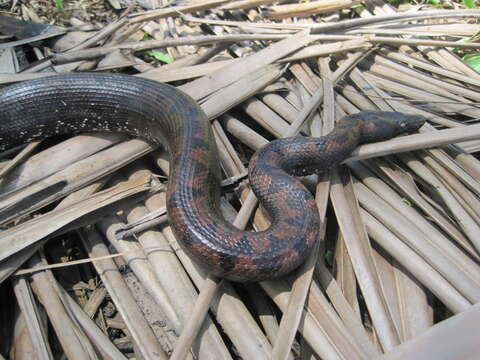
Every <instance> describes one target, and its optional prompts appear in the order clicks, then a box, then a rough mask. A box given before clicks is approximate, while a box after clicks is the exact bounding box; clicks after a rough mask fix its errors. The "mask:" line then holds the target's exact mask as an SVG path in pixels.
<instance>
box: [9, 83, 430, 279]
mask: <svg viewBox="0 0 480 360" xmlns="http://www.w3.org/2000/svg"><path fill="white" fill-rule="evenodd" d="M0 109H1V112H0V148H1V149H2V150H5V149H8V148H10V147H12V146H15V145H18V144H21V143H26V142H30V141H32V140H35V139H38V138H45V137H48V136H52V135H56V134H64V133H75V132H79V131H111V132H125V133H128V134H130V135H132V136H135V137H141V138H144V139H146V140H147V141H149V142H152V143H155V144H159V143H161V144H164V145H165V146H166V147H167V148H168V150H169V152H170V154H171V155H170V156H171V157H170V176H169V183H168V193H167V211H168V216H169V220H170V223H171V226H172V228H173V232H174V234H175V236H176V238H177V240H178V242H179V244H180V245H181V247H182V248H183V249H184V251H185V252H186V253H187V254H188V255H189V256H190V257H191V258H193V259H194V260H195V261H196V262H197V263H200V264H202V265H203V266H204V267H206V269H207V270H208V271H210V272H212V273H213V274H215V275H217V276H221V277H225V278H228V279H231V280H235V281H257V280H264V279H269V278H275V277H279V276H282V275H284V274H286V273H288V272H290V271H292V270H293V269H295V268H296V267H297V266H298V265H299V264H301V263H302V262H303V260H304V259H305V258H306V256H307V255H308V254H309V251H310V250H311V249H312V247H313V245H314V243H315V241H316V239H317V237H318V228H319V218H318V213H317V209H316V205H315V202H314V199H313V197H312V195H311V193H310V192H309V191H308V190H307V189H305V187H304V186H303V185H302V184H301V182H300V181H299V180H298V179H296V178H294V177H292V176H291V175H306V174H309V173H313V172H319V171H322V170H325V169H328V168H329V167H331V166H333V165H335V164H338V163H340V162H341V161H343V160H344V159H345V158H346V157H347V156H348V155H349V154H350V153H351V151H352V150H353V149H354V148H355V147H356V146H357V145H358V144H360V143H362V142H372V141H379V140H383V139H388V138H390V137H392V136H395V135H397V134H398V133H400V132H404V131H413V130H416V129H417V128H418V127H420V126H421V125H422V124H423V118H421V117H419V116H409V115H404V114H399V113H386V112H361V113H359V114H356V115H352V116H348V117H345V118H344V119H343V120H341V121H340V122H339V123H338V124H337V126H336V128H335V130H334V131H333V132H332V133H331V134H329V135H328V136H324V137H320V138H309V137H295V138H285V139H280V140H276V141H273V142H271V143H270V144H269V145H267V146H266V147H264V148H263V149H261V150H259V151H258V152H257V153H256V154H255V155H254V156H253V158H252V160H251V161H250V165H249V180H250V184H251V186H252V189H253V190H254V192H255V194H256V196H257V197H258V198H259V200H260V201H261V203H262V205H263V207H264V208H265V209H266V211H267V212H268V214H269V216H270V218H271V221H272V224H271V226H270V227H269V228H268V229H267V230H265V231H260V232H248V231H241V230H239V229H237V228H235V227H234V226H232V225H231V224H230V223H228V222H226V221H225V220H224V219H223V217H222V215H221V214H220V210H219V200H220V196H219V194H220V180H221V172H220V165H219V160H218V158H217V150H216V146H215V141H214V138H213V135H212V131H211V128H210V124H209V122H208V120H207V118H206V116H205V114H204V113H203V111H202V110H201V108H200V107H199V106H198V105H197V104H196V102H195V101H194V100H193V99H192V98H190V97H189V96H188V95H186V94H184V93H182V92H180V91H178V90H176V89H175V88H173V87H171V86H168V85H164V84H160V83H158V82H154V81H150V80H146V79H141V78H136V77H131V76H126V75H112V74H69V75H58V76H53V77H47V78H41V79H37V80H31V81H27V82H23V83H19V84H15V85H12V86H10V87H7V88H5V89H3V90H2V91H1V92H0Z"/></svg>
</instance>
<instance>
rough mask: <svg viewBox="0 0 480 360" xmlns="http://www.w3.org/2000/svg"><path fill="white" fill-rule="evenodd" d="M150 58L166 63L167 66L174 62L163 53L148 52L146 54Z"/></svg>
mask: <svg viewBox="0 0 480 360" xmlns="http://www.w3.org/2000/svg"><path fill="white" fill-rule="evenodd" d="M145 54H147V55H148V56H151V57H153V58H154V59H155V60H158V61H161V62H164V63H166V64H171V63H172V62H173V60H172V58H171V57H170V56H168V55H167V54H164V53H162V52H161V51H154V50H151V51H147V52H145Z"/></svg>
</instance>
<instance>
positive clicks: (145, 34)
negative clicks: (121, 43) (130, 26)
mask: <svg viewBox="0 0 480 360" xmlns="http://www.w3.org/2000/svg"><path fill="white" fill-rule="evenodd" d="M152 39H153V38H152V36H151V35H150V34H149V33H147V32H146V33H144V34H143V37H142V40H141V41H144V40H152Z"/></svg>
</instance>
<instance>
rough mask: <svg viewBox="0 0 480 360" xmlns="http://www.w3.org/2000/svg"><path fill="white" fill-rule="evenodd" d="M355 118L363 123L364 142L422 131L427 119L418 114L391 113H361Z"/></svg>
mask: <svg viewBox="0 0 480 360" xmlns="http://www.w3.org/2000/svg"><path fill="white" fill-rule="evenodd" d="M355 117H356V118H357V119H358V120H360V121H361V122H362V138H363V140H364V142H377V141H383V140H388V139H391V138H393V137H395V136H397V135H401V134H409V133H412V132H415V131H417V130H418V129H420V128H421V127H422V126H423V124H424V123H425V121H426V118H425V117H423V116H421V115H416V114H413V115H412V114H404V113H399V112H390V111H361V112H359V113H358V114H355Z"/></svg>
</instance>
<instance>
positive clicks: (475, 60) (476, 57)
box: [463, 54, 480, 72]
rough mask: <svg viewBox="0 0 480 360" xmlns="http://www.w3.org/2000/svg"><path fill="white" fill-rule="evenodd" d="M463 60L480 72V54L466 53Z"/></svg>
mask: <svg viewBox="0 0 480 360" xmlns="http://www.w3.org/2000/svg"><path fill="white" fill-rule="evenodd" d="M463 61H465V63H466V64H467V65H468V66H470V67H471V68H472V69H474V70H475V71H478V72H480V54H468V55H465V56H464V57H463Z"/></svg>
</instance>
